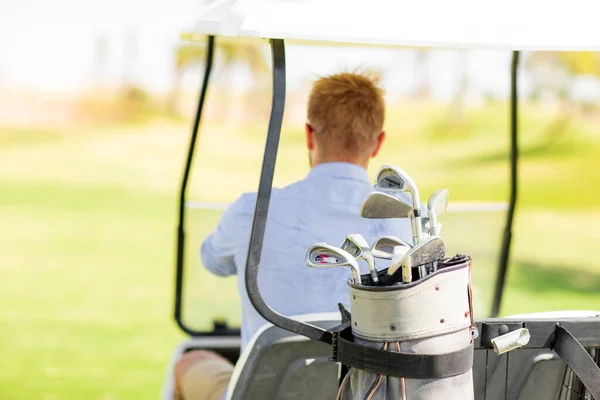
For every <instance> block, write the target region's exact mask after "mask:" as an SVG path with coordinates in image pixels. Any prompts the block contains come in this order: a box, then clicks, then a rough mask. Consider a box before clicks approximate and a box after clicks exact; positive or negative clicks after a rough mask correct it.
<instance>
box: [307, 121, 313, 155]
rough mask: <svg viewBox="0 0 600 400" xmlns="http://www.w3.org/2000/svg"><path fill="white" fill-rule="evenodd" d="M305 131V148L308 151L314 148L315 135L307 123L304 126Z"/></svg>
mask: <svg viewBox="0 0 600 400" xmlns="http://www.w3.org/2000/svg"><path fill="white" fill-rule="evenodd" d="M305 130H306V147H307V148H308V150H309V151H311V150H312V149H314V148H315V135H314V132H313V128H312V126H310V124H309V123H308V122H307V123H306V126H305Z"/></svg>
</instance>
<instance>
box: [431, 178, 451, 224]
mask: <svg viewBox="0 0 600 400" xmlns="http://www.w3.org/2000/svg"><path fill="white" fill-rule="evenodd" d="M449 194H450V192H449V190H448V189H438V190H436V191H435V192H433V193H432V194H431V196H429V200H428V201H427V213H428V214H429V220H430V221H429V234H430V235H439V234H440V231H441V229H442V227H441V224H438V222H437V217H439V216H441V215H443V214H444V213H445V212H446V210H447V209H448V196H449Z"/></svg>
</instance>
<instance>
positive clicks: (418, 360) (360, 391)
mask: <svg viewBox="0 0 600 400" xmlns="http://www.w3.org/2000/svg"><path fill="white" fill-rule="evenodd" d="M439 264H440V265H439V267H438V268H437V270H436V271H435V272H432V273H430V274H429V275H427V276H426V277H425V278H422V279H418V280H416V281H413V282H412V283H408V284H403V283H400V284H396V285H391V286H370V285H355V284H352V283H350V284H349V287H350V304H351V320H350V321H347V322H346V323H345V324H342V326H340V327H339V329H338V331H337V334H336V335H335V340H336V343H335V358H336V359H337V361H339V362H340V363H342V364H343V365H347V366H350V369H349V371H348V372H347V374H346V376H345V377H344V379H343V381H342V383H341V385H340V389H339V393H338V396H337V398H338V399H340V400H363V399H369V400H384V399H386V400H388V399H389V400H391V399H393V400H397V399H402V400H432V399H442V398H444V399H461V400H462V399H473V398H474V394H473V376H472V364H473V346H472V342H473V332H475V331H474V327H475V324H474V319H473V310H472V299H471V276H470V274H471V264H470V258H469V257H468V256H463V255H458V256H456V257H453V258H451V259H446V260H443V261H440V262H439ZM380 273H382V275H383V274H384V273H385V270H384V271H380ZM366 279H368V277H366ZM367 348H368V351H367ZM370 349H373V350H370ZM390 353H396V354H392V355H390Z"/></svg>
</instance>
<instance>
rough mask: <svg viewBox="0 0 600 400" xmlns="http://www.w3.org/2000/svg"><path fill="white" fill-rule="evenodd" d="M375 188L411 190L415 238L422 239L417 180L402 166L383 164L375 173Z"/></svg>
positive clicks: (392, 190) (400, 190)
mask: <svg viewBox="0 0 600 400" xmlns="http://www.w3.org/2000/svg"><path fill="white" fill-rule="evenodd" d="M374 188H375V189H377V190H381V191H384V192H386V191H388V192H409V193H410V194H411V195H412V200H413V204H412V206H413V209H414V221H413V222H414V223H413V225H412V229H413V240H414V242H415V244H416V243H418V242H420V241H421V232H422V229H421V222H420V219H421V200H420V199H419V189H418V188H417V185H416V183H415V181H413V179H412V178H411V177H410V175H408V174H407V173H406V171H404V170H403V169H402V168H399V167H396V166H395V165H389V164H388V165H383V166H381V168H379V171H377V174H376V175H375V185H374Z"/></svg>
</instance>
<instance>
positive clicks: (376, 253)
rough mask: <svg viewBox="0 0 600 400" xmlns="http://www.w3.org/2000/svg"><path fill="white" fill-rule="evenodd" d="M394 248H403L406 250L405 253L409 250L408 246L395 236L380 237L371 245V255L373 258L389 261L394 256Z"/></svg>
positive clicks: (409, 246)
mask: <svg viewBox="0 0 600 400" xmlns="http://www.w3.org/2000/svg"><path fill="white" fill-rule="evenodd" d="M396 246H403V247H405V248H406V251H408V250H409V249H410V248H411V245H410V244H408V243H406V242H405V241H404V240H402V239H399V238H397V237H395V236H382V237H380V238H379V239H377V240H376V241H375V243H373V247H371V254H373V257H375V258H383V259H386V260H391V259H392V256H393V255H394V247H396Z"/></svg>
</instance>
